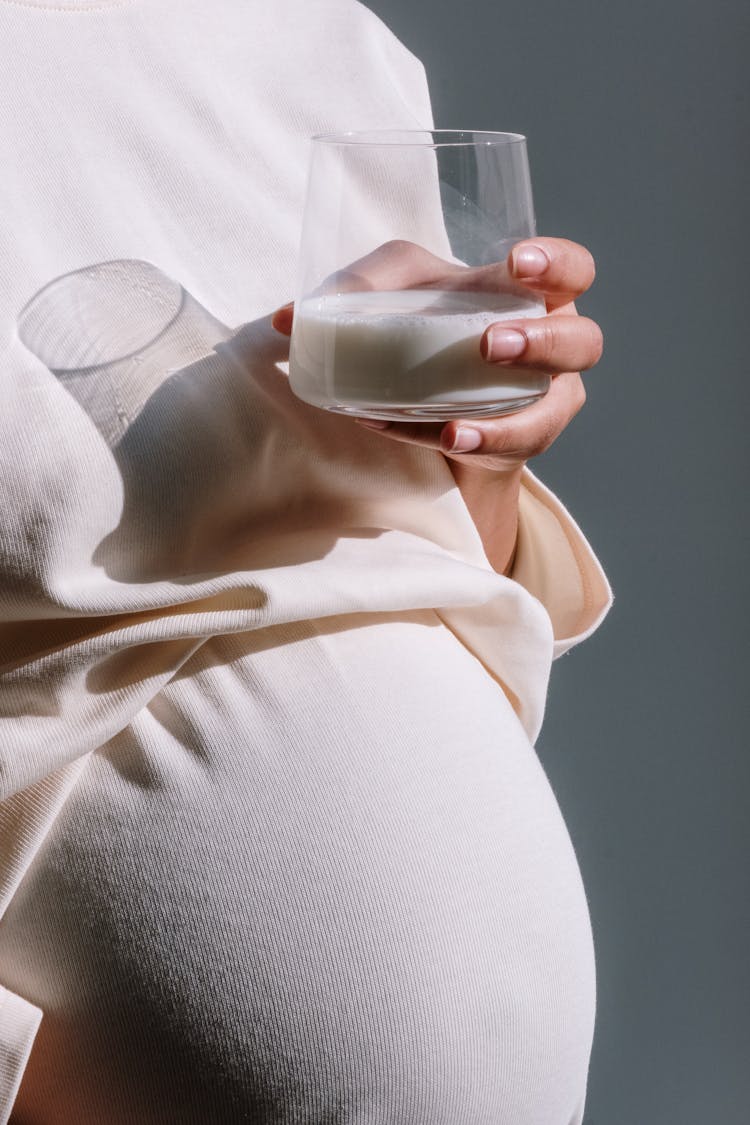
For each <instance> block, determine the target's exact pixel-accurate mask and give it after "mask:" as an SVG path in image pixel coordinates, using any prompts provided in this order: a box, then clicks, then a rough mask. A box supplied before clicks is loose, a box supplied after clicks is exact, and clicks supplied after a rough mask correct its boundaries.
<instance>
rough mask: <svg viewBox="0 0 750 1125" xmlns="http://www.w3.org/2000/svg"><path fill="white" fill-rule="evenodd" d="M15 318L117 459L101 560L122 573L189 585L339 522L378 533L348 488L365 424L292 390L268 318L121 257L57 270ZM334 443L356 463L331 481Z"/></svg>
mask: <svg viewBox="0 0 750 1125" xmlns="http://www.w3.org/2000/svg"><path fill="white" fill-rule="evenodd" d="M18 326H19V335H20V337H21V340H22V341H23V343H24V344H25V345H26V347H27V348H29V350H30V351H32V352H33V353H34V354H36V355H37V356H38V358H39V359H41V360H42V362H43V363H45V364H46V366H47V367H48V368H49V369H50V370H51V371H52V372H53V373H54V374H55V375H56V376H57V378H58V379H59V381H60V384H61V385H62V386H63V387H64V388H65V389H66V390H67V391H68V392H69V394H71V396H72V397H73V398H74V399H75V400H76V401H77V402H78V404H79V406H80V407H81V408H82V409H83V410H84V411H86V413H87V414H88V415H89V417H90V418H91V420H92V422H93V423H94V425H95V426H96V427H97V429H98V430H99V432H100V434H101V435H102V437H103V438H104V440H105V442H106V443H107V445H108V446H109V448H110V450H111V453H112V456H113V458H114V460H115V462H116V464H117V467H118V470H119V473H120V476H121V478H122V489H123V500H122V511H121V513H120V521H119V524H118V525H117V527H116V528H115V529H114V530H113V531H112V532H111V533H110V534H109V535H107V536H106V537H105V538H104V539H103V540H102V541H101V542H100V543H99V545H98V547H97V548H96V550H95V552H94V555H93V558H92V563H93V564H94V565H95V566H98V567H101V568H102V569H103V570H104V571H105V573H106V574H107V575H108V576H109V577H110V578H111V579H113V580H114V581H116V582H118V583H128V584H133V583H136V584H143V583H160V582H167V583H169V584H180V585H186V584H187V585H190V584H195V583H198V582H200V581H202V580H203V579H206V578H210V577H214V576H216V575H218V574H226V573H230V572H236V571H238V570H239V571H249V570H257V569H259V568H263V567H268V566H274V565H284V566H287V565H292V564H294V563H298V562H303V561H307V560H309V559H314V558H320V557H323V556H324V555H325V554H326V553H327V552H328V551H329V550H330V548H331V547H332V545H333V544H334V543H335V541H336V539H337V537H338V534H339V532H340V531H341V529H342V528H346V529H347V531H346V534H347V535H357V536H374V535H378V534H379V533H380V529H378V528H374V527H372V526H370V527H365V526H357V521H358V519H359V518H360V517H361V514H362V513H361V511H356V510H355V508H356V505H354V504H353V502H352V501H350V500H349V499H348V497H347V488H346V481H347V479H351V473H352V472H353V473H354V474H355V476H356V475H357V472H358V471H360V470H361V471H362V472H364V471H366V466H365V465H364V463H363V464H360V465H359V466H358V464H357V462H358V460H361V458H360V457H359V456H358V454H357V448H356V442H357V441H360V442H361V434H360V433H358V434H356V436H355V434H354V433H353V432H352V431H353V430H354V429H355V427H353V424H352V423H351V421H350V420H347V419H341V418H338V417H336V418H334V417H332V416H327V415H325V414H323V413H322V412H320V411H318V410H316V409H315V408H313V407H309V406H307V405H305V404H304V403H301V402H300V401H299V400H297V399H296V398H295V397H294V396H293V395H292V393H291V391H290V390H289V387H288V381H287V378H286V376H285V374H284V373H283V372H282V371H280V370H279V368H278V366H277V365H278V364H279V363H280V362H282V361H284V360H285V359H286V358H287V354H288V340H286V339H285V338H284V337H282V336H281V335H280V334H279V333H277V332H275V331H274V330H273V328H272V327H271V322H270V317H263V318H260V319H258V320H255V321H253V322H250V323H248V324H245V325H244V326H242V327H241V328H240V329H238V330H236V331H233V330H231V329H229V328H227V327H226V326H225V325H223V324H222V323H221V322H220V321H218V320H217V319H216V318H215V317H213V316H212V315H211V314H210V313H209V312H208V311H207V310H206V309H204V308H203V307H202V306H201V305H200V304H199V302H198V301H196V300H195V298H193V297H192V296H191V295H190V294H189V293H187V292H186V291H185V290H184V289H183V287H182V286H181V285H179V283H178V282H176V281H173V280H172V279H170V278H168V277H166V276H165V275H164V274H163V273H162V272H161V271H160V270H159V269H157V267H155V266H153V265H151V264H150V263H148V262H141V261H136V260H120V261H114V262H103V263H98V264H96V265H92V266H89V267H86V268H85V269H81V270H77V271H74V272H73V273H69V274H65V275H63V276H62V277H60V278H57V279H56V280H55V281H53V282H51V283H50V284H49V285H47V286H45V287H44V289H42V290H41V291H40V292H39V293H37V294H36V296H35V297H34V298H33V299H32V300H31V301H30V302H29V303H28V304H27V305H26V306H25V308H24V309H23V310H22V312H21V314H20V316H19V320H18ZM342 437H343V439H344V440H343V442H342ZM337 456H341V457H342V458H343V459H344V460H346V461H347V465H346V468H347V470H348V475H347V472H344V473H338V476H339V484H338V487H334V488H331V487H330V484H331V481H332V480H333V479H334V474H333V473H332V471H331V470H332V467H333V463H334V462H335V461H336V458H337ZM369 459H370V462H371V461H372V458H371V455H370V457H369ZM321 474H322V475H323V476H325V478H326V482H327V485H328V487H322V488H321V487H319V486H320V484H321V480H320V478H321ZM92 487H96V482H95V481H93V482H92ZM160 600H161V599H160Z"/></svg>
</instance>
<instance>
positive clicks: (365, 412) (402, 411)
mask: <svg viewBox="0 0 750 1125" xmlns="http://www.w3.org/2000/svg"><path fill="white" fill-rule="evenodd" d="M545 394H546V391H543V392H541V393H540V394H535V395H529V396H527V397H526V398H514V399H510V400H508V399H506V400H505V402H476V401H474V402H436V403H419V404H418V405H414V406H403V405H401V406H399V405H397V404H393V405H390V404H389V405H385V404H384V403H378V404H375V405H368V404H366V403H361V404H359V403H358V404H357V405H356V406H354V405H352V404H350V403H343V402H327V403H317V402H316V403H313V404H312V405H314V406H318V407H319V408H320V409H321V410H330V411H332V412H333V413H334V414H349V415H350V416H351V417H353V418H374V419H378V420H382V421H387V422H453V421H455V420H456V419H457V418H499V417H500V416H501V415H503V414H515V413H516V412H517V411H519V410H523V408H524V407H525V406H532V405H533V403H535V402H538V401H539V399H540V398H544V395H545ZM308 401H309V400H308Z"/></svg>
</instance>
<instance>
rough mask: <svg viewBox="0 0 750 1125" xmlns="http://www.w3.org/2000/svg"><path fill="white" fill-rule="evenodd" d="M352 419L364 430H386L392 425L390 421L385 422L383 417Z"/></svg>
mask: <svg viewBox="0 0 750 1125" xmlns="http://www.w3.org/2000/svg"><path fill="white" fill-rule="evenodd" d="M354 421H355V422H356V423H357V425H358V426H364V428H365V429H366V430H387V429H388V427H389V426H392V425H393V423H392V422H386V420H385V419H384V418H355V419H354Z"/></svg>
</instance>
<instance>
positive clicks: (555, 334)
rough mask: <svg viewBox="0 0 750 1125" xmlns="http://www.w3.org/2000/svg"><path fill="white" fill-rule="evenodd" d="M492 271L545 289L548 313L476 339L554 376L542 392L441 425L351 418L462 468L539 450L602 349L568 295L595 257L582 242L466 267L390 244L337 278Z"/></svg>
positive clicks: (380, 279)
mask: <svg viewBox="0 0 750 1125" xmlns="http://www.w3.org/2000/svg"><path fill="white" fill-rule="evenodd" d="M493 272H494V273H496V274H497V284H498V287H503V288H507V286H508V282H509V280H510V281H511V282H513V283H515V284H519V285H520V286H522V287H523V288H525V289H530V290H533V291H534V292H536V293H539V294H541V295H542V296H543V297H544V298H545V301H546V304H547V312H548V315H547V316H546V317H543V318H540V319H533V320H529V319H518V320H511V321H502V322H498V323H496V324H494V325H490V327H489V328H487V329H486V331H485V332H484V334H483V336H482V340H481V344H480V347H481V351H482V355H483V356H484V358H485V360H486V361H487V362H488V363H497V364H499V365H501V366H512V367H521V368H523V367H528V368H529V369H530V370H537V371H539V370H541V371H545V372H548V373H549V374H550V375H551V376H552V382H551V385H550V389H549V391H548V392H547V394H546V395H544V396H543V397H542V398H541V399H539V400H538V401H537V402H535V403H534V404H533V405H532V406H528V407H526V408H524V409H523V410H520V411H518V412H517V413H516V414H509V415H504V416H502V417H498V418H481V419H477V418H472V419H471V420H465V421H462V420H460V419H459V420H456V421H451V422H445V423H425V422H385V421H375V420H372V419H357V422H358V424H359V425H361V426H365V427H367V428H368V429H373V430H378V431H379V432H381V433H382V434H383V436H384V437H386V438H390V439H391V440H393V441H402V442H410V443H412V444H415V445H423V446H428V447H430V448H433V449H438V450H440V451H442V453H443V454H445V456H446V457H448V458H449V459H450V460H452V461H454V462H456V468H457V469H458V468H459V466H460V470H459V471H460V475H461V476H462V477H464V476H465V474H466V471H467V470H484V472H485V473H487V472H490V473H492V474H495V473H498V472H509V471H514V470H516V471H517V470H519V469H520V468H521V467H522V466H523V465H524V464H525V463H526V461H527V460H529V458H531V457H535V456H537V455H538V454H540V453H543V452H544V451H545V450H546V449H548V448H549V447H550V445H551V444H552V443H553V441H555V439H556V438H557V437H559V435H560V434H561V433H562V431H563V430H564V429H565V427H566V426H567V425H568V423H569V422H570V421H571V420H572V418H574V417H575V415H576V414H577V413H578V411H579V410H580V409H581V407H582V406H583V404H584V402H585V400H586V393H585V390H584V386H583V381H582V379H581V375H580V372H581V371H583V370H586V369H588V368H590V367H593V366H594V364H596V363H597V362H598V360H599V358H600V357H601V354H602V346H603V345H602V333H601V330H600V329H599V327H598V325H597V324H595V322H594V321H592V320H589V319H588V318H587V317H581V316H578V314H577V312H576V308H575V305H574V303H573V302H574V300H575V298H576V297H579V296H580V295H581V294H582V293H585V292H586V290H587V289H588V288H589V286H590V285H591V283H592V281H593V280H594V273H595V268H594V261H593V258H592V257H591V254H589V252H588V250H586V249H585V248H584V247H583V246H579V245H578V244H577V243H575V242H569V241H568V240H567V239H562V238H534V239H529V240H526V241H523V242H519V243H517V244H516V245H515V246H514V247H513V249H512V250H511V252H510V254H509V255H508V259H507V261H506V262H505V263H498V264H496V265H494V266H486V267H482V268H480V269H473V270H467V269H466V268H465V267H461V266H456V265H454V264H452V263H448V262H443V261H441V259H439V258H435V257H434V256H433V255H431V254H428V253H427V251H425V250H422V249H421V248H420V247H415V246H413V245H412V244H410V243H402V242H394V243H387V244H386V245H385V246H383V247H380V248H379V249H378V250H376V251H375V252H374V253H373V254H371V255H368V257H367V258H364V259H361V260H360V261H359V262H356V263H354V264H353V265H352V266H350V267H348V269H347V270H346V271H344V272H343V273H342V274H341V275H339V276H338V277H337V278H336V279H334V280H335V283H336V287H337V288H338V290H339V291H340V290H341V289H345V288H377V289H386V288H393V289H397V288H406V287H414V286H415V285H419V287H420V288H427V287H429V286H435V287H438V288H442V289H445V288H447V287H449V286H450V285H455V287H456V288H461V289H465V288H471V287H473V286H474V285H475V286H476V287H477V288H482V289H487V288H488V285H487V279H488V276H490V277H491V276H492V273H493ZM292 317H293V306H292V305H286V306H284V308H283V309H280V310H278V312H277V313H276V314H275V316H274V319H273V323H274V326H275V327H276V328H277V329H278V330H279V331H280V332H283V333H284V334H289V333H290V332H291V326H292Z"/></svg>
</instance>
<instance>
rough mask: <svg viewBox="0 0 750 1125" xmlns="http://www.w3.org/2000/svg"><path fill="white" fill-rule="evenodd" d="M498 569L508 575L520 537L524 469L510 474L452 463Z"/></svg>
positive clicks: (486, 549) (455, 478)
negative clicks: (520, 497)
mask: <svg viewBox="0 0 750 1125" xmlns="http://www.w3.org/2000/svg"><path fill="white" fill-rule="evenodd" d="M448 464H449V466H450V469H451V472H452V473H453V477H454V480H455V481H456V484H457V485H458V487H459V489H460V491H461V495H462V496H463V499H464V503H465V504H466V507H467V508H468V510H469V515H470V516H471V518H472V520H473V521H474V524H475V526H476V528H477V531H478V532H479V536H480V538H481V540H482V545H483V546H484V550H485V554H486V555H487V558H488V559H489V561H490V563H491V564H492V567H493V569H494V570H496V571H497V572H498V573H499V574H508V573H509V572H510V570H511V567H512V564H513V555H514V553H515V546H516V536H517V534H518V495H519V492H520V488H521V474H522V472H523V467H522V466H521V465H519V466H518V467H517V468H514V469H510V470H508V471H507V472H491V471H489V470H486V469H482V468H471V467H470V466H468V465H464V464H461V463H459V462H458V461H450V460H449V461H448Z"/></svg>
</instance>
